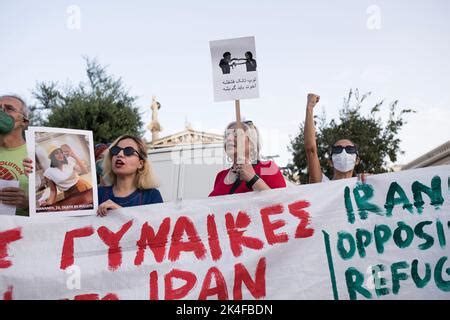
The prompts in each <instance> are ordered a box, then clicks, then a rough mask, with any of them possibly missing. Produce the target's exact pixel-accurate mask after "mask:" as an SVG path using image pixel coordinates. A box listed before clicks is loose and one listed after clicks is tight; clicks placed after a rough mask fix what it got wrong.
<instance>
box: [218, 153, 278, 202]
mask: <svg viewBox="0 0 450 320" xmlns="http://www.w3.org/2000/svg"><path fill="white" fill-rule="evenodd" d="M253 169H254V170H255V173H256V174H257V175H258V176H259V177H260V178H261V179H263V181H264V182H265V183H266V184H267V185H268V186H269V187H270V189H276V188H285V187H286V181H285V180H284V177H283V175H282V174H281V171H280V169H279V168H278V166H277V165H276V164H275V162H273V161H260V162H258V163H257V164H255V165H254V166H253ZM228 171H230V169H226V170H222V171H220V172H219V173H218V174H217V176H216V181H215V182H214V189H213V191H212V192H211V193H210V194H209V196H210V197H215V196H224V195H227V194H229V193H230V190H231V187H232V186H233V183H232V184H226V183H225V177H226V176H227V174H228ZM250 191H253V190H252V189H249V188H247V185H246V184H245V181H241V184H240V185H239V187H237V188H236V191H235V192H234V193H244V192H250Z"/></svg>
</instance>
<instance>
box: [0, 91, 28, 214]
mask: <svg viewBox="0 0 450 320" xmlns="http://www.w3.org/2000/svg"><path fill="white" fill-rule="evenodd" d="M28 124H29V120H28V108H27V105H26V104H25V102H24V100H23V99H22V98H20V97H18V96H16V95H4V96H0V179H2V180H18V181H19V187H18V188H14V187H8V188H2V189H0V202H1V203H3V204H6V205H12V206H15V207H16V215H22V216H28V178H27V176H26V175H25V171H24V168H23V164H22V161H23V159H25V158H26V157H27V148H26V142H25V138H24V132H25V130H26V128H27V127H28ZM0 214H1V213H0Z"/></svg>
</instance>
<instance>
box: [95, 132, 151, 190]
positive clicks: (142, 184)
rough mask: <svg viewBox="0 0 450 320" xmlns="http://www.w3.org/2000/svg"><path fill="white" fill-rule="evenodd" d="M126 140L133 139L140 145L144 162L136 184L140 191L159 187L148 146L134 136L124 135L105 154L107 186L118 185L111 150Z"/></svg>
mask: <svg viewBox="0 0 450 320" xmlns="http://www.w3.org/2000/svg"><path fill="white" fill-rule="evenodd" d="M125 139H131V140H133V141H134V142H136V144H137V145H138V149H139V150H138V151H139V154H140V159H141V160H142V161H143V162H144V165H143V166H142V168H140V169H138V170H137V172H136V177H135V183H136V187H137V188H138V189H152V188H157V187H159V182H158V180H157V178H156V175H155V173H154V172H153V168H152V165H151V163H150V160H148V156H147V151H148V149H147V145H146V144H145V142H144V141H143V140H142V139H140V138H137V137H135V136H132V135H123V136H120V137H119V138H117V139H116V140H115V141H114V142H113V143H112V144H111V146H110V147H109V148H108V151H107V152H106V154H105V157H104V159H103V164H102V166H103V172H104V174H103V179H104V182H105V184H106V185H107V186H111V185H115V184H116V183H117V176H116V174H115V173H114V172H113V170H112V163H111V162H112V155H111V148H112V147H114V146H116V145H117V144H118V143H119V142H120V141H122V140H125Z"/></svg>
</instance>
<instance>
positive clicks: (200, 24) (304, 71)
mask: <svg viewBox="0 0 450 320" xmlns="http://www.w3.org/2000/svg"><path fill="white" fill-rule="evenodd" d="M449 18H450V1H447V0H431V1H415V0H413V1H411V0H408V1H406V0H396V1H392V0H386V1H381V0H380V1H376V0H371V1H365V0H346V1H331V0H330V1H325V0H316V1H300V0H292V1H291V0H277V1H268V0H254V1H242V0H240V1H235V0H229V1H211V0H191V1H187V0H184V1H175V0H173V1H171V0H165V1H162V0H160V1H77V0H71V1H64V0H59V1H49V0H41V1H20V0H19V1H8V0H2V1H1V2H0V55H1V56H0V57H1V59H0V94H4V93H16V94H19V95H22V96H23V97H24V98H25V99H26V100H27V102H28V103H29V104H32V103H34V102H35V101H34V100H33V96H32V91H33V89H34V88H35V86H36V83H38V82H43V81H44V82H47V81H59V82H60V83H61V84H62V85H69V84H77V83H79V82H80V81H86V80H87V78H86V75H85V61H84V60H83V57H84V56H87V57H90V58H96V59H97V60H98V62H99V63H100V64H102V65H105V66H107V70H108V72H109V73H110V74H113V75H114V76H116V77H121V78H122V80H123V82H124V84H125V86H126V88H127V89H128V90H129V92H130V94H132V95H135V96H138V99H137V105H138V106H139V107H140V110H141V112H142V115H143V120H144V122H145V126H146V125H147V124H148V122H149V121H150V118H151V112H150V104H151V99H152V95H156V97H157V100H158V101H159V102H160V103H161V106H162V107H161V109H160V112H159V115H158V117H159V120H160V123H161V125H162V127H163V131H162V132H161V133H160V136H161V137H162V136H166V135H170V134H173V133H176V132H179V131H182V130H184V127H185V123H186V121H188V122H189V123H190V124H191V125H192V126H193V128H194V129H196V130H202V131H208V132H214V133H220V134H221V133H223V130H224V128H225V126H226V125H227V124H228V123H229V122H230V121H232V120H233V119H234V117H235V113H234V112H235V111H234V102H233V101H227V102H214V98H213V85H212V65H211V56H210V51H209V41H211V40H220V39H229V38H236V37H244V36H255V41H256V55H257V57H258V80H259V86H260V87H259V92H260V97H259V98H256V99H246V100H242V101H241V112H242V116H243V117H244V118H245V119H247V120H252V121H253V123H255V124H256V125H257V127H258V128H259V129H260V131H261V135H262V146H263V147H262V153H263V154H264V155H266V156H267V155H269V156H276V155H278V156H279V157H277V158H275V161H276V162H277V163H278V164H279V165H280V166H284V165H286V164H287V162H288V161H289V160H290V159H291V154H290V152H289V151H288V149H287V146H288V145H289V142H290V140H291V139H292V138H293V137H294V136H295V135H296V134H297V133H298V127H299V124H300V123H301V122H302V121H303V120H304V117H305V105H306V96H307V94H308V93H309V92H314V93H317V94H319V95H320V96H321V100H320V103H319V105H318V106H317V109H318V111H317V112H318V113H320V112H322V110H324V111H325V112H326V115H327V119H328V120H331V119H332V118H337V117H338V111H339V109H340V108H341V106H342V103H343V98H344V96H346V95H347V93H348V91H349V89H350V88H358V89H359V90H360V92H361V93H364V92H368V91H370V92H371V93H372V94H371V96H370V97H369V99H368V100H367V103H366V104H364V106H363V108H362V111H363V112H366V113H367V112H369V110H370V109H371V107H372V106H373V105H374V104H375V103H376V102H378V101H380V100H383V99H384V100H385V102H386V104H385V106H384V107H383V108H382V112H381V113H380V116H381V118H382V120H384V121H386V120H387V114H388V105H389V102H391V101H394V100H396V99H398V100H399V106H400V107H405V108H412V109H415V110H416V111H417V113H415V114H411V115H408V117H407V120H408V123H407V124H406V125H405V126H404V127H403V129H402V131H401V132H400V135H399V137H400V139H401V144H400V146H401V149H402V150H403V151H405V153H404V154H403V155H400V156H399V158H398V161H397V163H398V164H406V163H408V162H410V161H412V160H414V159H415V158H417V157H419V156H420V155H422V154H424V153H426V152H428V151H430V150H431V149H433V148H435V147H437V146H439V145H440V144H442V143H444V142H446V141H448V140H450V126H449V119H450V90H449V89H450V63H449V57H450V41H449V39H450V19H449ZM150 137H151V135H150V132H147V133H146V135H145V138H146V139H150Z"/></svg>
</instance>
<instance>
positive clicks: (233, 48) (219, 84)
mask: <svg viewBox="0 0 450 320" xmlns="http://www.w3.org/2000/svg"><path fill="white" fill-rule="evenodd" d="M209 46H210V50H211V59H212V73H213V85H214V101H228V100H240V99H249V98H258V97H259V85H258V68H259V66H258V60H257V57H256V50H255V37H243V38H235V39H226V40H216V41H210V42H209Z"/></svg>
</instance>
